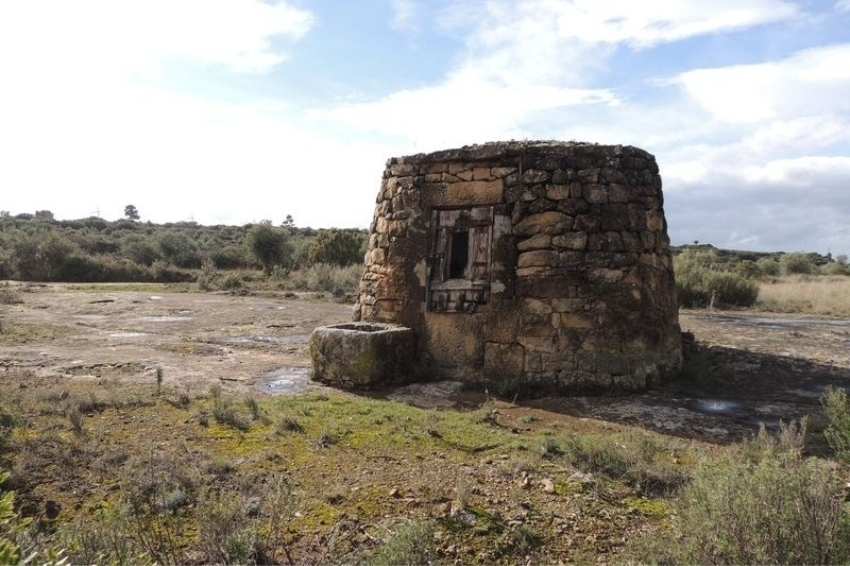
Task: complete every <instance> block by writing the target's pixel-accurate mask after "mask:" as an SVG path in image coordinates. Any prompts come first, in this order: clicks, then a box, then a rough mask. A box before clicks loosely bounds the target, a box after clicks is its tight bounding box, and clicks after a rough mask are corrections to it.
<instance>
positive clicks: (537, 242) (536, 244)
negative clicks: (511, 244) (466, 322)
mask: <svg viewBox="0 0 850 566" xmlns="http://www.w3.org/2000/svg"><path fill="white" fill-rule="evenodd" d="M551 245H552V236H550V235H549V234H535V235H534V236H532V237H530V238H526V239H525V240H522V241H521V242H519V243H518V244H517V250H519V251H521V252H524V251H526V250H541V249H545V248H548V247H549V246H551Z"/></svg>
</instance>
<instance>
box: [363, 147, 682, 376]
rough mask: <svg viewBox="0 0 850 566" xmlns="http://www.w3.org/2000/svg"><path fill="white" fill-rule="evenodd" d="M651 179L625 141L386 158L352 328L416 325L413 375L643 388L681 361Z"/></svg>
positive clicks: (647, 158) (651, 167)
mask: <svg viewBox="0 0 850 566" xmlns="http://www.w3.org/2000/svg"><path fill="white" fill-rule="evenodd" d="M662 205H663V197H662V193H661V178H660V177H659V174H658V165H657V164H656V162H655V158H654V157H653V156H652V155H651V154H649V153H647V152H646V151H643V150H641V149H638V148H635V147H631V146H620V145H616V146H604V145H596V144H589V143H576V142H557V141H543V142H540V141H523V142H516V141H511V142H496V143H487V144H484V145H473V146H466V147H463V148H460V149H452V150H446V151H438V152H435V153H430V154H418V155H412V156H407V157H397V158H392V159H390V160H389V161H388V162H387V167H386V170H385V171H384V175H383V180H382V182H381V190H380V191H379V193H378V198H377V206H376V207H375V214H374V219H373V221H372V226H371V234H370V239H369V251H368V252H367V254H366V257H365V271H364V274H363V277H362V279H361V282H360V290H359V297H358V300H357V304H356V305H355V310H354V320H355V321H364V322H371V323H391V324H397V325H402V326H405V327H408V328H410V329H412V331H413V334H414V336H415V351H416V355H418V358H419V359H418V364H417V366H418V367H419V368H422V372H423V373H424V377H427V378H449V379H459V380H464V381H473V382H485V383H486V382H496V383H513V384H515V385H516V386H517V387H519V388H522V390H523V391H527V392H529V391H535V392H541V393H578V392H593V391H596V392H599V391H608V390H641V389H645V388H646V387H647V386H648V385H650V384H651V383H654V382H658V381H661V380H664V379H666V378H668V377H671V376H675V375H676V374H677V373H678V372H679V370H680V368H681V363H682V349H681V336H680V329H679V324H678V307H677V302H676V292H675V284H674V279H673V269H672V263H671V256H670V249H669V239H668V237H667V229H666V222H665V219H664V212H663V207H662Z"/></svg>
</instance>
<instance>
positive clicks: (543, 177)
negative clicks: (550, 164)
mask: <svg viewBox="0 0 850 566" xmlns="http://www.w3.org/2000/svg"><path fill="white" fill-rule="evenodd" d="M551 178H552V174H551V173H549V172H548V171H542V170H540V169H527V170H525V171H523V172H522V182H523V183H526V184H528V185H533V184H536V183H546V182H547V181H549V180H550V179H551Z"/></svg>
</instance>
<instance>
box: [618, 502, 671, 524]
mask: <svg viewBox="0 0 850 566" xmlns="http://www.w3.org/2000/svg"><path fill="white" fill-rule="evenodd" d="M625 503H626V505H627V506H628V507H629V508H630V509H633V510H634V511H637V512H638V513H640V514H641V515H643V516H644V517H648V518H650V519H666V518H668V517H669V516H670V509H669V507H668V506H667V502H666V501H664V500H663V499H657V498H645V497H630V498H628V499H626V501H625Z"/></svg>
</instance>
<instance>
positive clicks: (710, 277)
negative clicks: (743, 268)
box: [676, 268, 759, 308]
mask: <svg viewBox="0 0 850 566" xmlns="http://www.w3.org/2000/svg"><path fill="white" fill-rule="evenodd" d="M758 290H759V288H758V284H757V283H755V282H754V281H751V280H749V279H746V278H744V277H742V276H740V275H737V274H735V273H729V272H724V271H715V270H712V269H707V268H696V269H692V270H690V271H687V272H685V273H680V274H677V275H676V292H677V294H678V297H679V305H681V306H683V307H688V308H699V307H709V306H712V307H718V308H723V307H751V306H753V305H754V304H755V303H756V301H757V300H758Z"/></svg>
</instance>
